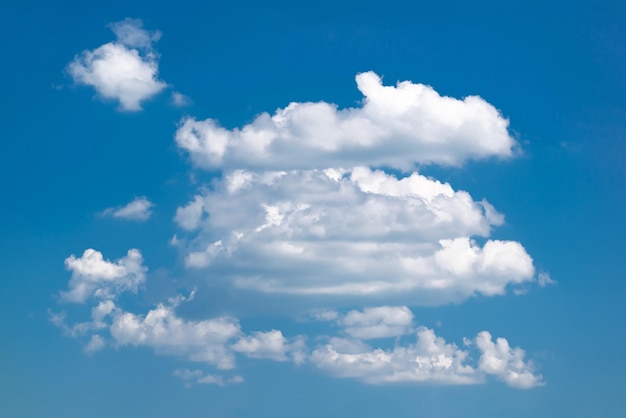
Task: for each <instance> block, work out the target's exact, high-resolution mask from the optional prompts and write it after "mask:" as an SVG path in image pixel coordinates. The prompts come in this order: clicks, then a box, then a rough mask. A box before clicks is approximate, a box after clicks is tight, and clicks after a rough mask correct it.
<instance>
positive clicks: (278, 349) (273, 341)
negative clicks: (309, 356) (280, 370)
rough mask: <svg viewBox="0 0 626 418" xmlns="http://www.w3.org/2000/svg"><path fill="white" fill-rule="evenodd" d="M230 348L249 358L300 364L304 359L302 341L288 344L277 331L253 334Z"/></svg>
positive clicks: (298, 340) (297, 340)
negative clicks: (288, 361)
mask: <svg viewBox="0 0 626 418" xmlns="http://www.w3.org/2000/svg"><path fill="white" fill-rule="evenodd" d="M231 348H232V349H233V350H234V351H236V352H238V353H242V354H245V355H246V356H248V357H251V358H258V359H270V360H274V361H287V360H290V359H293V361H294V362H296V363H301V362H302V361H303V357H304V352H303V348H304V341H302V340H301V339H296V340H295V341H293V342H289V341H288V340H287V339H286V338H285V337H284V336H283V333H282V332H281V331H279V330H275V329H273V330H271V331H268V332H254V333H252V334H251V335H248V336H245V337H242V338H240V339H239V340H238V341H237V342H236V343H235V344H233V345H232V346H231Z"/></svg>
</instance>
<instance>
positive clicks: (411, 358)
mask: <svg viewBox="0 0 626 418" xmlns="http://www.w3.org/2000/svg"><path fill="white" fill-rule="evenodd" d="M466 358H467V353H466V352H465V351H463V350H460V349H459V348H457V347H456V346H455V345H453V344H448V343H446V342H445V340H443V339H442V338H441V337H437V336H436V335H435V333H434V332H433V331H432V330H430V329H427V328H420V329H419V330H418V331H417V342H416V343H415V344H409V345H407V346H406V347H400V346H397V347H394V348H393V349H391V350H383V349H380V348H377V349H373V348H371V347H369V346H367V345H365V344H363V343H361V342H359V341H350V340H344V339H337V338H334V339H331V341H330V342H329V343H328V344H326V345H324V346H322V347H319V348H317V349H315V350H314V351H313V353H312V354H311V361H312V362H313V363H314V364H315V365H317V367H319V368H321V369H324V370H326V371H328V372H330V373H331V374H333V375H335V376H338V377H349V378H355V379H358V380H361V381H363V382H365V383H370V384H383V383H400V382H428V383H436V384H473V383H480V382H481V381H482V379H481V376H480V375H478V374H477V373H476V370H475V369H474V368H473V367H471V366H469V365H467V364H465V360H466Z"/></svg>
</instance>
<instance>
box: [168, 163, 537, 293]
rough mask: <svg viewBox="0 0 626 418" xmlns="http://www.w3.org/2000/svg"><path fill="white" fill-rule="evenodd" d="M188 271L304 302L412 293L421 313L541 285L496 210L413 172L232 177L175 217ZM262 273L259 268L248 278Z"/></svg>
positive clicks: (247, 174) (240, 173) (240, 174)
mask: <svg viewBox="0 0 626 418" xmlns="http://www.w3.org/2000/svg"><path fill="white" fill-rule="evenodd" d="M175 221H176V222H177V223H178V224H179V226H180V227H181V228H182V229H184V230H186V231H189V235H188V237H187V239H186V240H185V243H184V244H183V243H182V241H179V242H178V244H179V247H180V248H182V250H183V251H185V252H186V258H185V260H186V261H185V262H186V265H187V266H188V267H190V268H208V269H210V270H211V271H214V272H219V273H218V274H219V276H222V277H226V278H230V279H231V280H232V282H233V283H234V284H235V285H236V286H238V287H242V288H248V289H255V290H258V291H261V292H268V293H290V294H301V295H310V294H317V295H351V296H359V295H360V296H380V295H384V294H394V293H396V294H399V293H402V294H408V293H407V292H409V293H411V294H412V297H413V299H411V302H412V303H425V302H428V303H446V302H450V301H460V300H463V299H465V298H468V297H470V296H472V295H474V294H476V293H482V294H484V295H499V294H503V293H504V292H505V289H506V287H507V286H508V285H516V284H520V283H523V282H528V281H532V280H533V275H534V266H533V262H532V259H531V257H530V256H529V255H528V254H527V253H526V251H525V249H524V248H523V246H522V245H521V244H519V243H517V242H514V241H500V240H487V241H486V242H485V243H484V244H483V245H479V244H478V243H477V242H475V241H474V240H472V239H471V238H470V237H471V236H480V237H488V236H489V234H490V232H491V229H492V228H493V227H494V226H497V225H500V224H501V223H502V222H503V216H502V215H501V214H499V213H498V212H497V211H496V210H495V209H494V208H493V206H492V205H490V204H489V203H488V202H487V201H485V200H482V201H475V200H473V199H472V197H471V196H470V194H469V193H467V192H465V191H455V190H454V189H453V188H452V187H451V186H450V185H449V184H447V183H441V182H439V181H437V180H433V179H430V178H427V177H425V176H422V175H419V174H417V173H413V174H411V175H410V176H407V177H403V178H397V177H396V176H394V175H391V174H387V173H385V172H383V171H379V170H372V169H369V168H365V167H356V168H353V169H351V170H335V169H328V170H323V171H319V170H307V171H298V170H296V171H288V172H261V173H256V172H249V171H242V170H238V171H234V172H230V173H227V174H226V175H225V177H224V178H223V179H222V180H216V181H215V182H214V184H213V185H212V187H211V189H210V190H207V191H206V192H205V193H204V194H200V195H197V196H195V197H194V198H193V200H192V201H191V202H189V203H188V204H187V205H186V206H182V207H180V208H179V209H178V210H177V212H176V217H175ZM252 266H254V267H253V268H251V267H252Z"/></svg>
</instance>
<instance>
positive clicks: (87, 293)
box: [61, 248, 147, 303]
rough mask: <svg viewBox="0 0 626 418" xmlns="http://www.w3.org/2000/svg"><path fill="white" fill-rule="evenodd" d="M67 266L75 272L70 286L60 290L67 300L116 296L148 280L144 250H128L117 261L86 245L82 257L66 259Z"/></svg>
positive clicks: (133, 290)
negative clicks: (65, 289)
mask: <svg viewBox="0 0 626 418" xmlns="http://www.w3.org/2000/svg"><path fill="white" fill-rule="evenodd" d="M65 267H66V268H67V269H68V270H70V271H71V272H72V278H71V279H70V282H69V290H68V291H66V292H61V298H62V299H63V300H65V301H67V302H78V303H83V302H85V301H86V300H87V299H88V298H90V297H92V296H93V297H96V298H100V299H113V298H115V297H117V295H119V294H120V293H121V292H125V291H130V292H133V293H136V292H137V289H138V287H139V285H141V284H142V283H143V282H144V280H145V273H146V271H147V269H146V267H144V266H143V258H142V256H141V252H139V250H136V249H131V250H128V253H127V255H126V256H125V257H122V258H120V259H119V260H117V261H108V260H105V259H104V258H103V256H102V253H101V252H99V251H96V250H94V249H91V248H90V249H87V250H85V252H84V253H83V255H82V256H81V257H76V256H75V255H73V254H72V255H71V256H69V257H68V258H66V259H65Z"/></svg>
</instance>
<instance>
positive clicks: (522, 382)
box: [476, 331, 543, 389]
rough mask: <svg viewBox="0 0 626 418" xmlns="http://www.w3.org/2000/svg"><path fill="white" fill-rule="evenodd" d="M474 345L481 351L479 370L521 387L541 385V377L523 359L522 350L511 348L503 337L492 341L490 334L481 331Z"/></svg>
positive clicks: (510, 384) (523, 353)
mask: <svg viewBox="0 0 626 418" xmlns="http://www.w3.org/2000/svg"><path fill="white" fill-rule="evenodd" d="M476 345H477V346H478V348H479V349H480V351H481V353H482V354H481V356H480V360H479V368H480V370H481V371H483V372H485V373H488V374H492V375H495V376H497V377H498V378H499V379H500V380H503V381H504V382H506V383H507V384H508V385H509V386H513V387H517V388H521V389H527V388H532V387H535V386H540V385H543V377H542V376H541V375H536V374H534V373H533V367H532V364H531V363H526V362H525V361H524V357H525V355H526V353H525V352H524V350H522V349H521V348H518V347H516V348H511V347H510V346H509V342H508V341H507V340H506V339H505V338H498V339H496V341H495V342H493V341H492V339H491V334H490V333H489V332H487V331H482V332H480V333H479V334H478V335H477V336H476Z"/></svg>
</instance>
